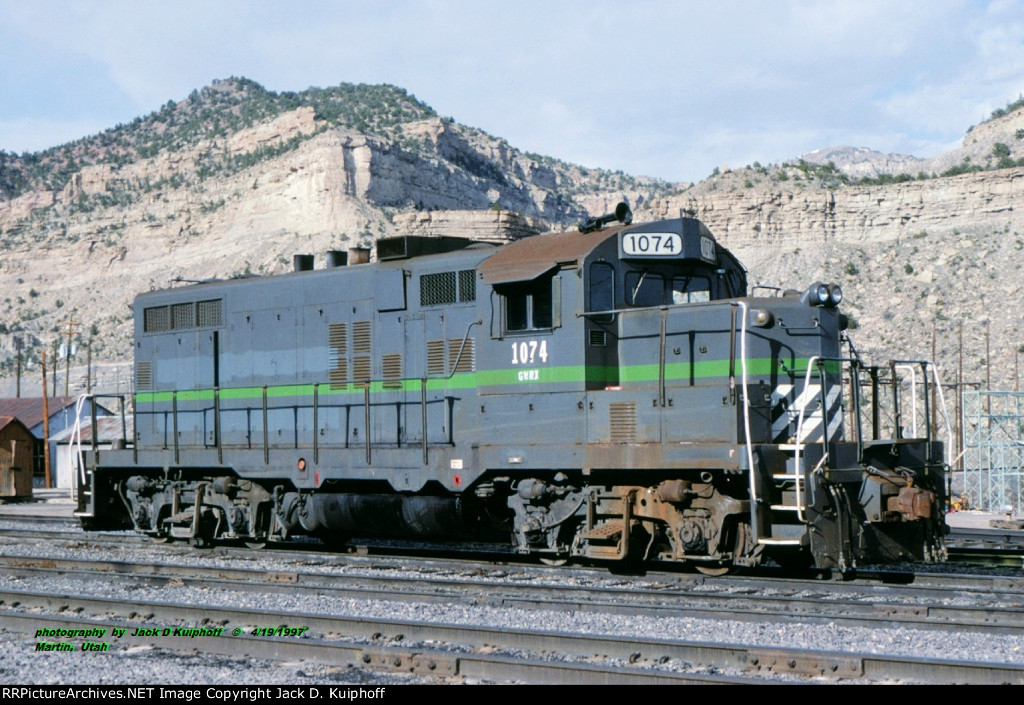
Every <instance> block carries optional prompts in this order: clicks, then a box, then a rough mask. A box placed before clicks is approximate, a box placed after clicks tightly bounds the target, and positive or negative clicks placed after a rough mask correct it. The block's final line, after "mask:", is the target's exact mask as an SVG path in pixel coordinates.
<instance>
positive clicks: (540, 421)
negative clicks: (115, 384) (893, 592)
mask: <svg viewBox="0 0 1024 705" xmlns="http://www.w3.org/2000/svg"><path fill="white" fill-rule="evenodd" d="M331 254H332V257H331V258H330V261H329V266H327V267H326V268H319V269H317V268H314V267H312V266H310V265H309V263H308V260H309V259H311V257H310V256H297V257H296V268H295V269H296V271H294V272H290V273H288V274H281V275H275V276H261V277H244V278H235V279H230V280H215V281H207V282H203V283H198V284H194V285H189V286H178V287H172V288H169V289H165V290H159V291H151V292H147V293H144V294H141V295H140V296H138V297H137V298H136V300H135V303H134V316H135V323H134V324H135V339H134V346H135V349H134V357H135V368H134V369H135V373H134V392H133V395H132V397H131V399H129V400H127V403H126V404H125V408H126V409H127V411H126V412H125V413H126V414H128V415H130V418H129V419H128V420H129V421H130V422H131V423H129V424H126V426H128V427H133V431H132V432H131V433H130V434H126V437H125V438H124V439H123V440H122V441H121V442H120V443H116V444H115V445H114V447H113V448H111V449H103V450H100V449H99V448H97V447H93V448H92V449H91V450H88V451H87V452H84V453H83V454H82V462H81V463H80V469H79V474H78V478H77V480H78V481H77V488H76V497H77V503H78V506H77V512H76V513H77V516H79V517H80V518H81V520H82V523H83V525H84V526H85V527H86V528H97V529H98V528H112V527H122V528H134V529H135V530H136V531H139V532H143V533H145V534H148V535H150V536H152V537H155V538H157V539H168V540H170V539H182V540H188V541H192V542H194V543H197V544H201V543H208V542H212V541H216V540H222V539H224V540H237V541H244V542H246V543H248V544H253V545H262V544H265V543H266V542H273V541H282V540H286V539H288V538H290V537H292V536H296V535H312V536H316V537H319V538H321V539H323V540H324V541H326V542H331V543H340V544H343V543H344V542H345V541H346V540H348V539H352V538H355V537H371V536H381V537H406V538H413V537H434V538H438V539H445V540H467V541H468V540H474V541H477V540H489V541H503V542H505V543H506V544H507V543H509V542H511V545H512V546H513V547H514V549H515V550H516V551H517V552H520V553H523V554H530V555H534V556H536V557H538V558H539V559H541V560H543V561H545V562H564V561H566V560H580V561H586V562H591V561H594V562H618V564H621V563H622V562H631V563H639V562H644V561H675V562H683V563H687V564H689V565H692V566H693V567H695V568H697V569H698V570H701V571H702V572H705V573H708V574H720V573H724V572H726V571H729V570H731V569H734V568H738V567H744V566H755V565H758V564H760V563H761V562H763V561H765V560H766V559H768V558H771V559H773V560H774V561H777V562H779V563H783V564H789V563H802V564H805V565H814V566H817V567H818V568H821V569H826V570H838V571H842V572H844V573H845V572H848V571H852V570H855V569H856V568H857V567H858V566H861V565H865V564H871V563H884V562H891V561H902V560H927V561H933V560H942V559H943V558H944V548H943V535H944V533H945V531H946V527H945V524H944V520H943V507H944V492H943V477H944V467H945V466H944V462H943V444H942V443H941V442H940V441H939V440H937V439H936V438H934V437H933V435H934V433H933V431H932V426H933V425H934V423H933V420H934V418H933V417H934V413H935V409H931V408H929V406H928V405H929V399H928V396H929V395H928V393H927V390H928V384H929V379H935V376H934V374H933V373H934V370H933V369H932V368H931V366H930V365H929V364H927V363H923V362H922V363H916V362H915V363H907V362H900V363H899V366H901V367H911V368H914V369H917V367H918V366H919V367H920V371H921V373H922V380H923V382H924V390H925V393H924V394H923V395H919V396H923V400H922V404H923V405H924V406H923V409H924V415H925V417H926V422H925V423H924V424H921V425H920V426H918V424H917V423H916V422H915V423H914V428H913V432H908V431H907V430H906V429H905V428H904V426H906V425H907V423H906V415H905V414H903V413H902V410H901V409H902V407H901V406H900V403H901V402H900V397H901V395H905V394H906V391H905V385H903V384H902V382H898V381H897V380H898V379H899V378H900V374H899V372H898V370H897V364H896V363H892V364H890V365H888V366H872V365H869V364H868V363H866V362H865V361H864V360H862V359H861V358H860V357H859V356H858V355H857V354H856V352H855V350H854V348H853V346H852V345H847V344H845V343H846V342H848V340H847V334H846V332H845V329H846V327H847V323H848V320H847V317H846V316H845V315H843V314H841V313H840V309H839V304H840V302H841V300H842V292H841V290H840V288H839V287H838V286H835V285H827V284H823V283H820V282H818V283H814V284H813V285H812V286H810V287H808V288H806V289H804V290H789V291H781V290H778V291H767V290H766V291H765V292H764V293H763V294H762V295H760V296H753V295H751V292H749V291H748V284H747V276H746V270H745V269H744V267H743V266H742V265H741V264H740V262H739V261H738V260H737V259H736V257H735V256H733V255H732V254H731V253H730V252H729V251H728V250H727V249H726V248H724V247H723V246H722V245H721V244H719V243H718V242H717V241H716V239H715V238H714V236H713V235H712V233H711V232H710V231H709V229H708V228H707V227H706V226H705V225H704V224H703V223H702V222H700V221H699V220H697V219H696V218H694V217H691V216H690V215H687V214H685V213H681V214H680V217H679V218H674V219H668V220H661V221H657V222H649V223H643V224H633V222H632V214H631V213H630V211H629V208H628V207H627V206H626V205H625V204H620V205H619V207H618V208H617V209H616V211H615V213H612V214H608V215H607V216H603V217H599V218H593V219H590V220H589V221H587V222H585V223H582V224H580V226H579V228H578V229H576V230H572V231H568V232H561V233H554V234H546V235H537V236H533V237H528V238H524V239H521V240H518V241H515V242H511V243H509V244H505V245H501V246H494V245H488V244H483V243H478V242H473V241H471V240H468V239H461V238H454V237H445V238H418V237H412V236H408V237H396V238H388V239H382V240H380V241H379V242H378V243H377V257H376V261H375V262H373V263H363V264H346V263H345V262H344V257H343V256H340V257H339V256H338V255H344V253H331ZM915 378H916V373H915ZM890 382H891V387H892V392H893V393H892V394H891V396H890V395H887V394H885V393H883V390H884V389H888V385H889V384H890ZM903 404H904V405H906V402H905V401H904V402H903ZM916 404H917V402H916V401H915V406H916ZM918 413H919V414H920V411H919V412H918ZM94 437H95V436H94Z"/></svg>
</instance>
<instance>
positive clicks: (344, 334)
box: [327, 323, 348, 355]
mask: <svg viewBox="0 0 1024 705" xmlns="http://www.w3.org/2000/svg"><path fill="white" fill-rule="evenodd" d="M327 343H328V344H329V345H330V346H331V347H332V348H334V352H335V354H337V355H348V326H347V325H345V324H344V323H332V324H331V325H330V326H328V327H327Z"/></svg>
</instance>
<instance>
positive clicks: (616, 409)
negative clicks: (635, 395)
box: [608, 401, 636, 443]
mask: <svg viewBox="0 0 1024 705" xmlns="http://www.w3.org/2000/svg"><path fill="white" fill-rule="evenodd" d="M608 417H609V426H610V427H611V428H610V430H611V438H612V442H613V443H630V442H632V441H635V440H636V402H632V401H615V402H612V403H611V404H609V405H608Z"/></svg>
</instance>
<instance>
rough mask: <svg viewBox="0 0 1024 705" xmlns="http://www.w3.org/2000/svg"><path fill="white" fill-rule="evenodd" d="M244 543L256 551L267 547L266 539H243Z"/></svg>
mask: <svg viewBox="0 0 1024 705" xmlns="http://www.w3.org/2000/svg"><path fill="white" fill-rule="evenodd" d="M242 544H243V545H244V546H245V547H246V548H251V549H252V550H254V551H259V550H262V549H264V548H266V547H267V542H266V541H242Z"/></svg>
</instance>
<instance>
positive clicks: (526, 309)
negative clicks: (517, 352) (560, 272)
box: [498, 277, 554, 333]
mask: <svg viewBox="0 0 1024 705" xmlns="http://www.w3.org/2000/svg"><path fill="white" fill-rule="evenodd" d="M551 292H552V286H551V277H543V278H541V279H537V280H535V281H532V282H522V283H517V284H511V285H506V286H503V287H501V289H500V290H499V291H498V293H499V294H501V297H502V299H503V301H504V311H505V332H507V333H516V332H521V331H530V330H549V329H551V328H553V327H554V306H553V297H552V293H551Z"/></svg>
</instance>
